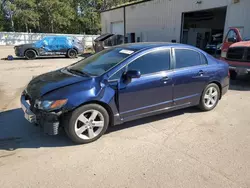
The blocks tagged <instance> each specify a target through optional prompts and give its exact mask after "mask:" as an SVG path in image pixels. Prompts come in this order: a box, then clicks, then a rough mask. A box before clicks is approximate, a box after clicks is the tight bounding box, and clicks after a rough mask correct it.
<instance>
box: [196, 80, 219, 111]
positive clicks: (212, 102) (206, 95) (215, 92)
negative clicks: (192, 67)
mask: <svg viewBox="0 0 250 188" xmlns="http://www.w3.org/2000/svg"><path fill="white" fill-rule="evenodd" d="M219 100H220V88H219V86H218V85H217V84H214V83H212V84H209V85H208V86H207V87H206V88H205V89H204V91H203V93H202V96H201V99H200V104H199V108H200V109H201V110H203V111H210V110H213V109H214V108H215V107H216V106H217V104H218V102H219Z"/></svg>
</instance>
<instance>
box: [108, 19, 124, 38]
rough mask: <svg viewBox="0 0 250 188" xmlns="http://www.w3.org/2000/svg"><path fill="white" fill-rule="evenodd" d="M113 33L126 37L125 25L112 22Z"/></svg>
mask: <svg viewBox="0 0 250 188" xmlns="http://www.w3.org/2000/svg"><path fill="white" fill-rule="evenodd" d="M111 33H113V34H119V35H124V23H123V21H121V22H112V23H111Z"/></svg>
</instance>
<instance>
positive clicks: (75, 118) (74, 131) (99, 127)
mask: <svg viewBox="0 0 250 188" xmlns="http://www.w3.org/2000/svg"><path fill="white" fill-rule="evenodd" d="M63 123H64V129H65V132H66V133H67V135H68V137H69V138H70V139H71V140H72V141H73V142H75V143H77V144H86V143H90V142H93V141H96V140H97V139H99V138H100V137H101V136H102V135H103V134H104V133H105V132H106V130H107V128H108V125H109V114H108V112H107V110H106V109H105V108H103V107H102V106H100V105H98V104H87V105H84V106H81V107H79V108H77V109H76V110H74V111H73V112H72V113H71V114H69V116H68V117H67V118H66V120H65V121H64V122H63Z"/></svg>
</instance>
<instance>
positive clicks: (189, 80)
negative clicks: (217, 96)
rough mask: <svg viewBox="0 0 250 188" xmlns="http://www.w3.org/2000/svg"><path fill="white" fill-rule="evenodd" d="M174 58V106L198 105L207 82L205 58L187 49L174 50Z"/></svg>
mask: <svg viewBox="0 0 250 188" xmlns="http://www.w3.org/2000/svg"><path fill="white" fill-rule="evenodd" d="M174 57H175V58H174V59H175V60H174V61H175V63H174V75H173V84H174V89H173V90H174V91H173V97H174V105H175V106H183V105H190V104H198V102H199V100H200V96H201V94H202V91H203V89H204V88H205V86H206V84H207V82H208V81H209V75H210V72H209V69H208V64H207V60H206V57H205V56H204V55H203V54H201V53H200V52H198V51H196V50H193V49H187V48H175V49H174Z"/></svg>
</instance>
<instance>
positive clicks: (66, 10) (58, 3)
mask: <svg viewBox="0 0 250 188" xmlns="http://www.w3.org/2000/svg"><path fill="white" fill-rule="evenodd" d="M72 3H73V1H72V0H41V1H40V2H39V3H38V11H39V15H40V28H41V31H43V32H52V33H54V32H61V33H66V32H68V31H70V25H71V22H72V21H73V20H74V18H75V11H74V8H73V6H72V5H71V4H72Z"/></svg>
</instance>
